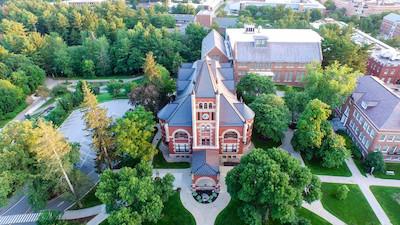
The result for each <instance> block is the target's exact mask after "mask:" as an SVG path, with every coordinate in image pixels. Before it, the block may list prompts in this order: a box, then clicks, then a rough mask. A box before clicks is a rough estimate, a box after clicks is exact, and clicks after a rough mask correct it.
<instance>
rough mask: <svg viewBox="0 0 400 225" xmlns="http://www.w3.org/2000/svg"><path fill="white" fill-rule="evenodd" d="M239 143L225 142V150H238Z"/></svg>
mask: <svg viewBox="0 0 400 225" xmlns="http://www.w3.org/2000/svg"><path fill="white" fill-rule="evenodd" d="M237 148H238V146H237V144H224V145H223V152H237Z"/></svg>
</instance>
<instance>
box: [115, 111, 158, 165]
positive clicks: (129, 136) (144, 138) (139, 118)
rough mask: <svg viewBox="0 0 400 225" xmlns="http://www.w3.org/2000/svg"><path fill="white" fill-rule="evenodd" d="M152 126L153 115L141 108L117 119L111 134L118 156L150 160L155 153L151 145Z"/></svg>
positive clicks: (153, 123)
mask: <svg viewBox="0 0 400 225" xmlns="http://www.w3.org/2000/svg"><path fill="white" fill-rule="evenodd" d="M154 126H155V122H154V116H153V114H152V113H151V112H148V111H146V110H145V109H144V108H143V107H141V106H139V107H136V109H135V110H134V111H133V112H127V113H126V114H125V116H124V118H121V119H118V120H117V122H116V125H115V126H114V127H113V132H114V136H115V143H116V145H117V149H118V152H119V154H120V155H123V154H128V155H129V156H130V157H132V158H133V159H141V160H146V161H149V160H151V159H152V158H153V156H154V155H155V154H156V152H157V150H156V149H155V147H154V146H153V145H152V144H151V141H152V140H151V139H152V137H153V134H154Z"/></svg>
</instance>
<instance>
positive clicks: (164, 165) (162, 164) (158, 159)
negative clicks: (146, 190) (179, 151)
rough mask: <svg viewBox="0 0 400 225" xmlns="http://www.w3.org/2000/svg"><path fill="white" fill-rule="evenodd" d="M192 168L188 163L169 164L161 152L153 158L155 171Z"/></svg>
mask: <svg viewBox="0 0 400 225" xmlns="http://www.w3.org/2000/svg"><path fill="white" fill-rule="evenodd" d="M189 167H190V163H188V162H175V163H169V162H167V161H165V159H164V156H163V154H162V153H161V151H158V152H157V155H155V156H154V158H153V168H154V169H186V168H189Z"/></svg>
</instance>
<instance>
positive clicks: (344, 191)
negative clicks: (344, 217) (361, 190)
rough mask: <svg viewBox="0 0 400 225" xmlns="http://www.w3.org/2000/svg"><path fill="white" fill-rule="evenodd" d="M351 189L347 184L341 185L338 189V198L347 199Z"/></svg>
mask: <svg viewBox="0 0 400 225" xmlns="http://www.w3.org/2000/svg"><path fill="white" fill-rule="evenodd" d="M349 191H350V189H349V188H348V187H347V185H345V184H343V185H340V186H339V187H338V188H337V190H336V198H337V199H339V200H345V199H346V198H347V195H348V194H349Z"/></svg>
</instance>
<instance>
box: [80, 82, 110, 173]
mask: <svg viewBox="0 0 400 225" xmlns="http://www.w3.org/2000/svg"><path fill="white" fill-rule="evenodd" d="M82 91H83V94H84V99H83V106H84V107H85V108H86V110H85V115H84V119H85V122H86V128H87V129H88V130H90V131H91V133H92V139H93V146H94V147H95V149H96V151H97V159H96V160H97V166H98V168H101V164H102V163H105V162H106V163H107V166H108V168H109V169H112V167H113V159H114V153H113V151H114V149H113V147H114V141H113V137H112V132H111V122H112V120H111V118H110V117H108V116H107V109H104V108H101V107H99V106H98V104H97V99H96V96H95V95H94V94H93V93H92V92H91V90H90V89H89V88H88V86H87V84H86V82H83V83H82Z"/></svg>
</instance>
